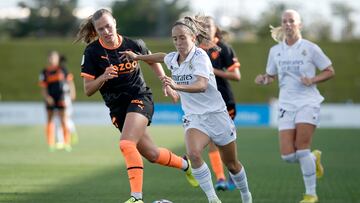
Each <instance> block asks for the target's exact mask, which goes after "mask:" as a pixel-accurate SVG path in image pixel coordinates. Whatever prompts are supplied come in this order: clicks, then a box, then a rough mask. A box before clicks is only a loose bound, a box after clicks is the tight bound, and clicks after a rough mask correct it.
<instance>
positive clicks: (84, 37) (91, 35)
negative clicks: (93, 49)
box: [75, 9, 112, 44]
mask: <svg viewBox="0 0 360 203" xmlns="http://www.w3.org/2000/svg"><path fill="white" fill-rule="evenodd" d="M104 14H108V15H110V16H111V17H112V14H111V12H110V11H109V10H106V9H99V10H97V11H96V12H95V13H94V14H93V15H91V16H89V17H88V18H87V19H86V20H84V21H83V22H82V23H81V24H80V28H79V31H78V33H77V35H76V39H75V43H76V42H79V41H83V42H85V43H86V44H89V43H91V42H93V41H94V40H96V39H97V38H98V34H97V32H96V29H95V27H94V21H96V20H98V19H99V18H101V17H102V16H103V15H104Z"/></svg>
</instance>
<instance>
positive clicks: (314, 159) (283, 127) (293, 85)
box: [255, 10, 334, 203]
mask: <svg viewBox="0 0 360 203" xmlns="http://www.w3.org/2000/svg"><path fill="white" fill-rule="evenodd" d="M301 27H302V24H301V18H300V15H299V13H298V12H296V11H295V10H286V11H285V12H284V13H283V14H282V18H281V27H278V28H273V30H272V36H273V38H274V39H275V40H276V41H278V42H279V44H277V45H275V46H273V47H272V48H271V49H270V53H269V57H268V62H267V66H266V73H265V74H261V75H258V76H257V77H256V78H255V83H256V84H259V85H268V84H270V83H272V82H273V81H274V79H275V78H276V77H277V79H278V80H279V89H280V93H279V126H278V128H279V138H280V153H281V158H282V159H283V160H284V161H286V162H288V163H300V168H301V171H302V174H303V179H304V183H305V189H306V191H305V194H304V197H303V199H302V200H301V201H300V203H315V202H318V197H317V195H316V178H317V177H318V178H320V177H321V176H322V175H323V167H322V165H321V162H320V161H321V160H320V159H321V151H319V150H314V151H313V152H312V153H311V151H310V147H311V141H312V137H313V134H314V131H315V129H316V126H317V125H318V123H319V113H320V104H321V102H322V101H323V100H324V98H323V97H322V96H321V95H320V93H319V91H318V89H317V88H316V84H317V83H320V82H324V81H326V80H328V79H330V78H331V77H333V76H334V69H333V67H332V64H331V61H330V60H329V58H328V57H327V56H326V55H325V54H324V53H323V52H322V50H321V49H320V48H319V47H318V46H317V45H316V44H314V43H312V42H310V41H308V40H305V39H302V36H301V32H300V31H301ZM316 68H317V69H319V70H320V73H319V74H316Z"/></svg>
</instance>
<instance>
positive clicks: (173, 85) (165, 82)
mask: <svg viewBox="0 0 360 203" xmlns="http://www.w3.org/2000/svg"><path fill="white" fill-rule="evenodd" d="M161 81H162V82H163V85H164V86H166V85H169V86H170V87H171V88H172V89H173V90H177V84H176V83H175V81H174V80H173V79H172V78H171V77H169V76H164V77H163V78H162V79H161Z"/></svg>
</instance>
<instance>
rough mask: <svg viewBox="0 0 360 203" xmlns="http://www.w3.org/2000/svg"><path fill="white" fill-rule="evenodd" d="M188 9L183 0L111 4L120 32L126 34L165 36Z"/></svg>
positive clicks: (151, 0)
mask: <svg viewBox="0 0 360 203" xmlns="http://www.w3.org/2000/svg"><path fill="white" fill-rule="evenodd" d="M188 10H189V7H188V4H187V1H184V0H171V1H169V0H131V1H130V0H129V1H115V2H114V3H113V5H112V13H113V15H114V17H115V19H116V21H117V24H118V27H119V29H120V33H122V34H124V35H128V36H149V37H167V36H169V33H170V29H171V26H172V24H173V23H174V22H175V21H176V20H177V19H178V18H179V17H180V15H181V14H182V13H184V12H186V11H188Z"/></svg>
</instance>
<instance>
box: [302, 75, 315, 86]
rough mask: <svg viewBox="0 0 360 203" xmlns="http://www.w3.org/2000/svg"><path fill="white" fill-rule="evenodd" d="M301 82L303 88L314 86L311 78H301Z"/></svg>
mask: <svg viewBox="0 0 360 203" xmlns="http://www.w3.org/2000/svg"><path fill="white" fill-rule="evenodd" d="M300 79H301V82H302V83H303V84H304V85H305V86H311V85H313V84H314V82H313V80H312V78H308V77H301V78H300Z"/></svg>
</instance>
